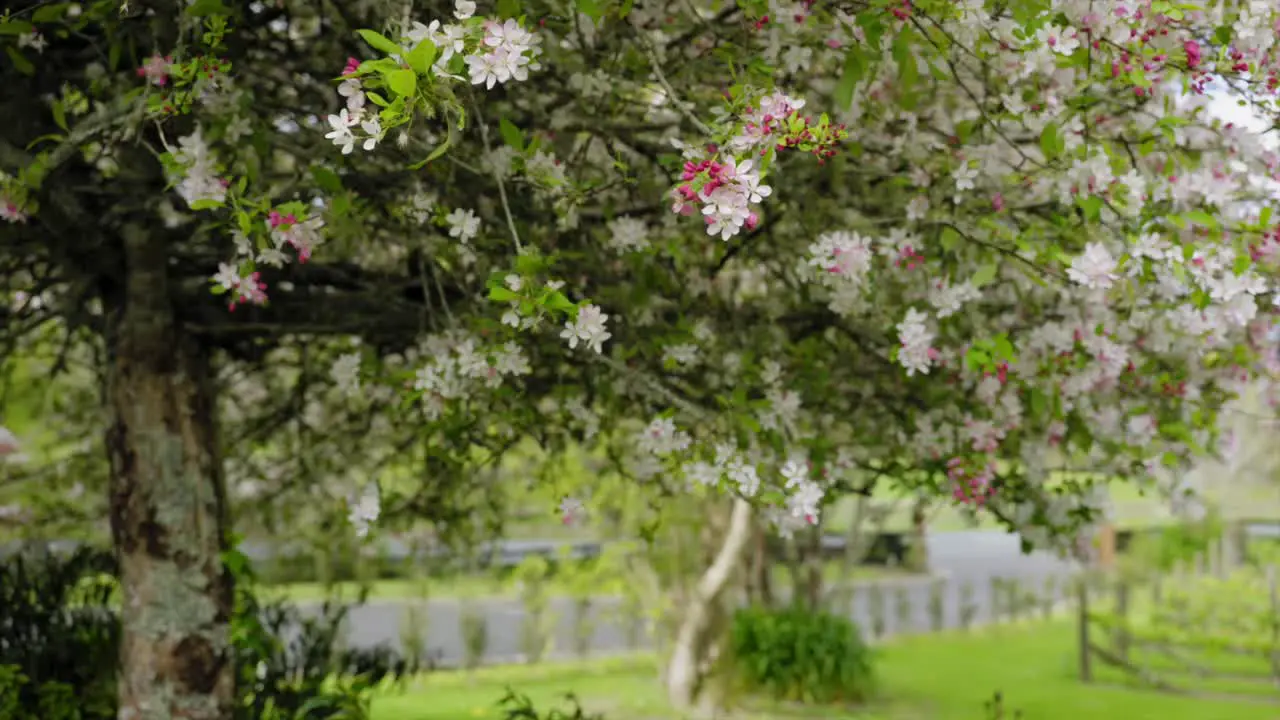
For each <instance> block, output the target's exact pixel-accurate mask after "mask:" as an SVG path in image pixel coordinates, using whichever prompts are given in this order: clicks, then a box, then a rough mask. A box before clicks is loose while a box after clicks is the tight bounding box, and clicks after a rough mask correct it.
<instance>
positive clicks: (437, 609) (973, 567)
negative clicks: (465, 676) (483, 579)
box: [348, 530, 1071, 666]
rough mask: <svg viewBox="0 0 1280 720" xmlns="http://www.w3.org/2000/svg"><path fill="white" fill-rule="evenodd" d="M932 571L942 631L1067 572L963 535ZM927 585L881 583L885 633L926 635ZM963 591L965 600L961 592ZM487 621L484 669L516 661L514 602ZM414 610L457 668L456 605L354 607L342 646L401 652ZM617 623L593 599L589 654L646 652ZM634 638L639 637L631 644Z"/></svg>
mask: <svg viewBox="0 0 1280 720" xmlns="http://www.w3.org/2000/svg"><path fill="white" fill-rule="evenodd" d="M927 543H928V549H929V558H930V562H931V565H932V570H933V571H934V573H935V574H936V575H937V576H939V578H940V580H939V581H940V582H943V583H944V586H943V589H942V595H943V603H942V609H943V613H942V617H943V621H944V625H945V627H958V626H959V625H960V624H961V622H962V619H961V618H962V612H963V611H962V608H963V607H964V606H965V605H969V606H971V608H972V609H971V613H972V616H971V619H972V621H973V622H979V623H980V622H985V621H987V620H988V619H990V618H991V615H992V610H993V608H995V607H996V606H997V603H998V602H999V601H998V600H997V597H996V593H995V592H993V584H992V579H993V578H1009V579H1014V580H1016V581H1017V582H1018V583H1020V584H1021V585H1022V586H1023V587H1025V588H1027V589H1028V590H1035V591H1038V592H1039V593H1040V594H1041V595H1043V594H1044V592H1045V589H1046V583H1047V582H1048V579H1049V578H1051V577H1052V578H1056V580H1057V582H1056V585H1057V588H1058V589H1057V590H1056V591H1055V592H1056V593H1058V594H1060V593H1061V589H1060V588H1061V586H1062V583H1061V580H1062V579H1063V578H1065V577H1066V576H1067V575H1068V574H1069V573H1070V571H1071V565H1070V564H1069V563H1066V562H1063V561H1060V560H1058V559H1057V558H1056V557H1053V556H1051V555H1047V554H1044V553H1035V554H1032V555H1022V554H1021V551H1020V549H1019V547H1018V539H1017V537H1016V536H1013V535H1005V534H1002V533H998V532H990V531H981V530H975V531H964V532H952V533H937V534H932V535H930V536H929V537H928V539H927ZM933 582H934V581H933V580H931V579H929V578H907V579H901V580H892V581H887V582H885V583H882V584H881V587H882V588H883V589H882V590H881V593H882V596H881V600H880V602H882V603H883V607H884V608H885V610H884V612H883V613H882V614H881V617H883V618H884V620H883V623H884V626H885V627H884V630H885V632H886V634H893V633H896V632H904V631H906V632H917V631H924V630H928V629H930V627H931V626H932V624H933V622H932V619H931V613H930V610H929V604H930V603H929V600H930V595H931V585H932V584H933ZM966 586H967V587H968V588H970V590H971V593H972V594H971V596H969V598H968V600H967V601H966V600H965V599H964V598H965V595H966V594H967V593H966V592H965V590H964V589H963V588H965V587H966ZM900 592H901V593H902V594H904V595H905V597H906V599H907V601H908V603H907V604H908V605H909V611H908V612H906V613H905V614H903V615H899V610H898V605H899V602H898V597H899V593H900ZM874 595H875V591H874V590H873V589H871V588H870V587H869V586H865V585H864V586H861V587H859V588H858V589H857V590H856V591H855V592H854V594H853V597H852V598H850V600H849V612H850V616H851V617H852V618H853V619H854V620H855V621H856V622H857V623H858V624H859V625H860V626H861V627H863V628H864V629H866V630H868V631H869V630H870V629H871V628H872V626H873V623H872V617H873V613H872V609H871V608H872V604H873V603H875V602H876V600H875V599H874ZM477 604H478V605H479V606H481V607H482V608H483V616H484V617H485V618H486V620H487V628H488V644H487V650H486V652H485V660H486V662H503V661H513V660H517V659H519V657H520V634H521V626H522V622H523V617H524V611H523V609H522V606H521V604H520V603H519V602H518V601H515V600H502V599H493V600H483V601H477ZM414 605H417V606H418V607H419V608H420V611H419V612H420V614H421V615H423V616H425V617H426V625H427V628H426V632H425V637H424V639H423V646H424V648H425V649H426V651H427V652H428V653H429V654H430V656H432V657H435V658H436V661H437V662H438V663H439V664H440V665H446V666H449V665H456V664H458V663H460V662H461V661H462V659H463V657H464V644H463V639H462V633H461V631H460V630H461V629H460V625H461V620H460V618H461V616H462V606H461V605H460V604H459V602H457V601H453V600H429V601H427V602H425V603H420V602H419V603H414V602H413V601H374V602H371V603H369V604H367V605H364V606H362V607H357V608H353V609H352V611H351V613H350V615H349V619H348V623H349V625H348V638H349V642H350V643H351V644H353V645H357V646H372V645H377V644H379V643H390V644H391V645H392V646H393V647H397V648H400V647H403V645H402V642H404V640H403V638H402V633H403V630H404V629H405V628H407V627H408V623H407V619H406V618H407V616H408V613H409V611H410V609H411V608H412V607H413V606H414ZM551 612H552V613H553V614H554V615H555V618H556V619H555V625H556V628H555V633H554V640H553V645H552V653H554V654H562V653H566V652H570V651H572V649H573V647H574V642H573V638H574V622H573V617H574V606H573V602H572V601H571V600H569V599H567V598H555V599H553V600H552V603H551ZM621 616H622V612H621V604H620V602H619V601H618V600H617V599H615V598H599V599H598V600H596V601H595V603H594V607H592V608H590V609H589V617H590V618H591V622H592V624H593V625H594V634H593V637H592V642H591V647H590V650H591V652H598V653H610V652H620V651H625V650H628V649H635V648H638V647H647V646H649V643H650V640H649V638H648V637H647V633H645V632H640V633H628V631H627V625H628V624H629V623H628V622H627V621H626V620H625V619H624V618H623V617H621ZM634 635H638V636H639V637H634Z"/></svg>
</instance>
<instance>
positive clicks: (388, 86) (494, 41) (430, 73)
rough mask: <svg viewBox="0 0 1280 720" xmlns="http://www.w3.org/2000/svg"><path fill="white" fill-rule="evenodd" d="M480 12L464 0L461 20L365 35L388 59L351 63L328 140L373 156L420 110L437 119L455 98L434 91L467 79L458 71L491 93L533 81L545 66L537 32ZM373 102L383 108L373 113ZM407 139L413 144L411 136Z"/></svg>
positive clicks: (457, 11) (457, 12) (458, 13)
mask: <svg viewBox="0 0 1280 720" xmlns="http://www.w3.org/2000/svg"><path fill="white" fill-rule="evenodd" d="M475 10H476V6H475V3H474V2H470V1H469V0H457V2H456V3H455V5H454V13H453V15H454V17H455V18H457V19H458V20H459V23H457V24H453V23H449V24H442V23H441V22H440V21H439V20H433V21H432V22H431V24H430V25H424V24H422V23H421V22H414V23H413V24H412V26H411V27H410V28H409V29H408V31H407V32H406V33H405V35H404V37H403V39H402V41H401V42H400V43H396V42H393V41H391V40H389V39H387V38H385V37H382V36H381V35H378V34H377V33H373V32H371V31H361V34H362V35H363V36H364V37H365V39H366V41H368V42H369V43H370V44H371V45H372V46H373V47H374V48H375V49H377V50H380V51H382V52H384V53H386V54H387V57H385V58H382V59H379V60H372V61H368V62H364V63H362V62H360V61H359V60H357V59H355V58H350V59H348V61H347V66H346V67H345V68H344V69H343V72H342V75H341V78H342V80H341V82H340V83H339V85H338V94H339V95H340V96H342V97H343V98H344V107H343V108H342V109H340V110H339V111H338V112H337V113H335V114H332V115H329V116H328V123H329V132H328V133H327V134H326V135H325V137H326V138H327V139H329V140H331V141H332V142H333V144H334V145H336V146H338V147H339V148H341V149H342V153H343V154H344V155H349V154H351V153H352V152H353V151H354V149H355V146H356V145H357V144H359V145H360V146H361V147H362V148H363V149H364V150H367V151H372V150H374V149H375V148H377V146H378V144H379V143H380V142H381V141H382V139H383V137H384V136H385V134H386V132H387V131H388V130H390V129H391V128H393V127H397V126H400V125H403V124H405V123H407V122H408V121H409V119H410V118H411V117H412V113H413V110H414V108H415V107H417V106H419V105H421V104H425V105H429V106H430V108H429V112H428V113H427V115H428V116H435V115H436V114H437V110H438V108H437V107H436V106H437V104H439V103H441V102H446V103H447V102H449V101H447V100H445V99H444V98H445V97H446V95H448V94H440V93H437V92H434V91H433V90H432V86H433V85H434V84H435V83H436V82H442V81H455V82H456V81H461V80H464V78H463V77H462V76H461V75H460V74H459V73H461V72H462V71H463V69H464V68H465V70H466V72H467V74H468V76H469V80H470V82H471V84H473V85H483V86H485V88H486V89H490V90H491V89H493V88H494V86H496V85H499V84H505V83H508V82H511V81H523V80H527V79H528V78H529V72H530V71H531V70H534V71H536V70H538V69H540V65H539V64H538V56H539V55H540V54H541V52H542V50H541V47H540V45H539V39H538V36H537V35H535V34H534V33H532V32H530V31H528V30H526V29H525V28H524V27H522V26H521V24H520V23H519V22H518V21H516V20H514V19H508V20H505V21H497V20H492V19H487V18H477V17H473V16H474V14H475ZM371 104H372V105H377V106H378V108H380V109H379V110H374V109H372V108H370V107H369V106H370V105H371ZM449 110H450V111H452V110H453V109H452V108H450V109H449ZM401 137H402V139H403V140H405V141H406V142H407V141H408V136H407V135H402V136H401Z"/></svg>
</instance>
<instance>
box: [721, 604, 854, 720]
mask: <svg viewBox="0 0 1280 720" xmlns="http://www.w3.org/2000/svg"><path fill="white" fill-rule="evenodd" d="M730 664H731V667H732V673H733V675H734V676H735V678H736V680H737V681H738V682H739V683H741V685H742V687H743V689H745V690H747V691H749V692H763V693H767V694H769V695H772V696H773V697H774V698H776V699H778V700H791V701H801V702H815V703H833V702H860V701H862V700H865V699H866V698H867V697H868V696H869V694H870V692H871V689H872V684H873V680H874V673H873V672H872V656H871V649H870V648H869V647H868V646H867V645H866V644H865V643H864V642H863V640H862V635H861V633H860V632H859V631H858V627H857V626H856V625H855V624H854V623H853V621H851V620H849V619H848V618H846V617H841V616H838V615H832V614H830V613H814V612H808V611H805V610H801V609H798V608H787V609H781V610H779V609H773V608H763V607H753V608H747V609H743V610H739V611H738V612H737V613H735V614H734V617H733V627H732V631H731V639H730Z"/></svg>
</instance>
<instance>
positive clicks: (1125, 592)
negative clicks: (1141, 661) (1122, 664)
mask: <svg viewBox="0 0 1280 720" xmlns="http://www.w3.org/2000/svg"><path fill="white" fill-rule="evenodd" d="M1115 593H1116V624H1115V627H1114V629H1113V630H1112V642H1114V643H1115V652H1116V655H1118V656H1119V657H1120V659H1122V660H1125V661H1127V660H1128V659H1129V581H1128V580H1127V579H1125V578H1117V579H1116V585H1115Z"/></svg>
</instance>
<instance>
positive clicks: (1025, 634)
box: [373, 621, 1280, 720]
mask: <svg viewBox="0 0 1280 720" xmlns="http://www.w3.org/2000/svg"><path fill="white" fill-rule="evenodd" d="M1074 633H1075V628H1074V626H1073V625H1072V623H1070V622H1067V621H1053V622H1050V623H1047V624H1039V625H1034V626H1025V625H1024V626H1005V627H996V628H990V629H987V630H982V631H978V632H972V633H968V634H963V633H945V634H939V635H933V636H919V637H912V638H905V639H902V640H899V641H896V642H893V643H892V644H889V645H887V646H885V647H884V648H882V650H880V658H879V662H878V669H879V670H878V671H879V674H880V680H881V689H880V693H879V695H880V699H878V700H876V701H875V702H873V703H871V704H870V705H868V706H867V707H865V708H860V709H838V708H813V707H810V708H800V707H795V706H790V707H782V706H777V705H769V704H764V703H760V704H756V705H755V706H754V707H752V708H750V709H747V710H743V711H740V712H739V713H737V714H736V715H734V717H735V718H736V719H738V720H747V719H750V720H792V719H799V718H824V719H826V720H984V718H985V717H986V716H985V715H984V710H983V703H984V702H985V701H986V700H987V699H989V698H990V697H991V695H992V693H993V692H995V691H997V690H999V691H1002V692H1003V693H1004V695H1005V697H1006V707H1007V708H1008V709H1009V710H1010V711H1012V710H1021V711H1022V713H1023V718H1025V720H1085V719H1088V720H1275V718H1277V717H1278V716H1280V708H1277V707H1276V706H1274V705H1266V704H1261V703H1258V704H1253V703H1230V702H1226V701H1222V700H1200V699H1191V698H1183V697H1174V696H1169V695H1163V694H1159V693H1155V692H1150V691H1145V690H1131V689H1121V688H1115V687H1107V686H1102V685H1082V684H1080V683H1079V682H1078V681H1077V680H1076V676H1075V668H1076V662H1077V661H1076V655H1075V643H1074ZM655 677H656V673H655V667H654V664H653V660H652V659H651V658H648V657H633V658H626V659H612V660H596V661H592V662H591V663H576V664H560V665H543V666H536V667H504V668H493V669H486V670H481V671H477V672H476V673H474V674H472V675H467V674H462V673H459V674H437V675H432V676H428V677H426V678H423V679H421V680H419V681H416V684H414V685H411V686H410V688H409V689H407V690H406V691H404V692H402V693H396V694H390V695H386V696H383V697H380V698H378V699H377V700H376V701H375V702H374V705H373V720H460V719H462V718H478V719H480V720H498V719H500V718H502V717H503V716H502V714H501V712H500V711H499V710H498V709H497V708H496V705H495V704H496V702H497V701H498V700H499V699H500V698H501V697H502V696H503V694H504V693H505V690H506V688H507V687H508V686H511V687H513V688H514V689H515V690H517V691H518V692H522V693H527V694H528V695H529V696H530V697H531V698H532V699H533V700H534V701H535V703H537V705H538V706H539V707H540V708H547V707H550V706H552V705H553V704H555V703H556V702H558V701H559V699H560V698H562V697H563V695H564V694H565V693H568V692H573V693H576V694H577V695H578V696H579V697H580V698H582V701H583V704H584V706H585V707H586V708H587V709H588V710H591V711H596V712H603V713H606V715H605V718H606V720H674V718H676V717H677V716H676V715H675V713H673V712H672V711H671V709H670V708H669V707H668V706H667V705H666V704H665V702H663V700H662V693H661V690H660V688H659V687H658V685H657V682H656V681H655V679H654V678H655ZM1100 679H1101V680H1102V681H1103V682H1117V681H1118V680H1119V678H1118V677H1115V676H1109V675H1107V674H1105V673H1102V675H1101V678H1100ZM1006 717H1012V713H1011V712H1010V713H1009V715H1007V716H1006Z"/></svg>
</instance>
